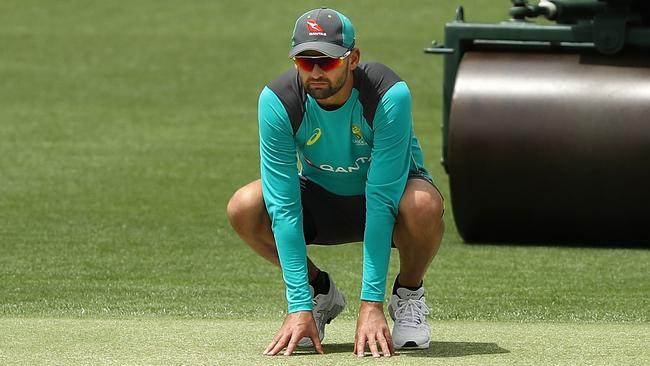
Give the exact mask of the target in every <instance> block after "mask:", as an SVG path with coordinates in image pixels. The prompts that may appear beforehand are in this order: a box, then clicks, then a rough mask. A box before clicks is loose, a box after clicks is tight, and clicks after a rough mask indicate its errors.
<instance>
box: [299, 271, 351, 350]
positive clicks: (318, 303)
mask: <svg viewBox="0 0 650 366" xmlns="http://www.w3.org/2000/svg"><path fill="white" fill-rule="evenodd" d="M327 277H328V278H329V280H330V291H329V292H328V293H327V294H318V295H316V296H314V288H313V287H311V286H309V288H310V290H311V296H312V299H313V300H312V303H313V305H314V309H313V310H312V313H313V314H314V320H315V321H316V329H318V338H319V339H320V340H321V342H322V341H323V338H325V324H329V323H330V322H331V321H332V320H333V319H334V318H336V316H337V315H339V314H340V313H341V311H343V308H345V304H346V301H345V296H343V294H342V293H341V292H340V291H339V289H338V288H336V285H335V284H334V281H332V278H331V277H330V276H329V275H328V276H327ZM313 346H314V343H313V342H312V341H311V339H310V338H308V337H304V338H303V339H301V340H300V342H298V347H313Z"/></svg>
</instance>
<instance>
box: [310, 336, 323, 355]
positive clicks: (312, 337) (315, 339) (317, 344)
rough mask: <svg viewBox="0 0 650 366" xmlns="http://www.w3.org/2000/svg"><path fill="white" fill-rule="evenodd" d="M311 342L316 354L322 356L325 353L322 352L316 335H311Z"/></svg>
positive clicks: (321, 346)
mask: <svg viewBox="0 0 650 366" xmlns="http://www.w3.org/2000/svg"><path fill="white" fill-rule="evenodd" d="M310 338H311V342H312V343H313V344H314V349H315V350H316V353H319V354H321V355H322V354H324V353H325V352H324V351H323V345H322V344H321V343H320V338H318V334H315V335H312V336H311V337H310Z"/></svg>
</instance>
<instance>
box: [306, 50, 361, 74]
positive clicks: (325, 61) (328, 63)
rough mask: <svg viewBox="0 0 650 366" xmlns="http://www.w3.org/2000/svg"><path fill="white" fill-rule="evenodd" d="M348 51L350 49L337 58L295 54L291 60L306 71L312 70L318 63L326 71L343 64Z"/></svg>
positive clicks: (348, 53)
mask: <svg viewBox="0 0 650 366" xmlns="http://www.w3.org/2000/svg"><path fill="white" fill-rule="evenodd" d="M350 52H351V51H348V52H346V53H345V54H344V55H343V56H341V57H338V58H334V57H328V56H296V57H294V58H293V62H295V63H296V66H298V67H299V68H301V69H302V70H304V71H306V72H312V70H314V66H316V65H318V68H319V69H321V70H323V71H325V72H328V71H332V70H334V69H336V68H337V67H339V66H341V65H343V61H344V60H345V59H346V58H347V57H348V56H349V55H350Z"/></svg>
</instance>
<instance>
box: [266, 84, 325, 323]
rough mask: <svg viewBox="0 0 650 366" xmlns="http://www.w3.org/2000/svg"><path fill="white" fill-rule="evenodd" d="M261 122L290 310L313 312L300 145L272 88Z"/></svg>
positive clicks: (268, 188) (275, 231) (269, 196)
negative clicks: (301, 190) (299, 173)
mask: <svg viewBox="0 0 650 366" xmlns="http://www.w3.org/2000/svg"><path fill="white" fill-rule="evenodd" d="M258 122H259V133H260V169H261V175H262V193H263V196H264V203H265V204H266V210H267V211H268V213H269V217H270V218H271V226H272V230H273V235H274V237H275V242H276V247H277V249H278V256H279V258H280V265H281V266H282V275H283V278H284V283H285V285H286V289H287V301H288V303H289V313H294V312H297V311H302V310H309V311H311V310H312V302H311V293H310V291H309V279H308V277H307V248H306V245H305V236H304V233H303V224H302V204H301V201H300V182H299V180H298V168H297V158H296V145H295V142H294V138H293V130H292V128H291V123H290V122H289V116H288V115H287V111H286V110H285V108H284V106H283V104H282V102H281V101H280V99H279V98H278V97H277V95H275V93H274V92H273V91H271V89H269V88H268V87H265V88H264V90H262V93H261V94H260V97H259V103H258Z"/></svg>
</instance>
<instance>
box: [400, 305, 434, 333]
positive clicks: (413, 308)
mask: <svg viewBox="0 0 650 366" xmlns="http://www.w3.org/2000/svg"><path fill="white" fill-rule="evenodd" d="M427 315H429V307H428V306H427V304H426V303H425V302H424V300H423V299H417V300H416V299H399V300H397V309H395V321H396V322H398V323H400V325H404V326H407V327H413V328H416V327H418V326H419V325H420V324H422V323H424V321H425V320H426V316H427Z"/></svg>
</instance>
